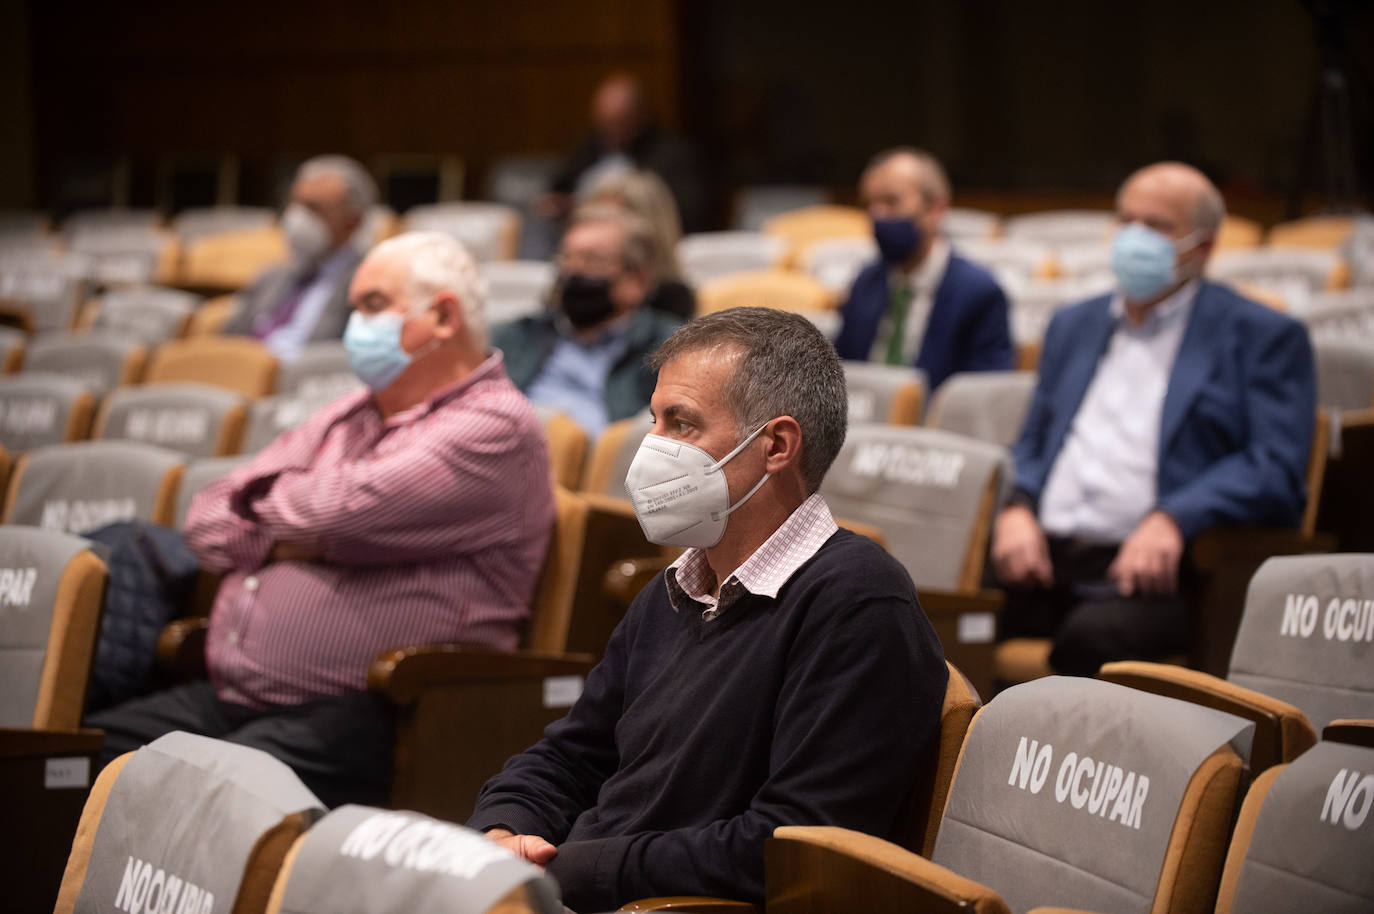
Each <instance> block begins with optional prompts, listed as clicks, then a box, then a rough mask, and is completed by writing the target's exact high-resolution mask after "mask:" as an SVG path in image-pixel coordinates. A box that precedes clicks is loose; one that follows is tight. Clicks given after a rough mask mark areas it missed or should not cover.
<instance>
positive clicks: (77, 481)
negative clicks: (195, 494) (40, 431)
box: [0, 441, 185, 533]
mask: <svg viewBox="0 0 1374 914" xmlns="http://www.w3.org/2000/svg"><path fill="white" fill-rule="evenodd" d="M184 470H185V458H184V457H182V455H181V454H178V453H176V452H175V451H168V450H165V449H164V448H160V447H157V446H155V445H151V444H143V443H140V442H134V441H77V442H74V443H72V444H57V445H53V446H51V447H44V448H37V449H36V450H32V451H30V452H28V453H27V454H24V455H23V456H22V457H20V458H19V460H18V462H17V463H16V464H15V467H14V472H13V474H12V475H11V476H10V481H9V489H8V495H7V497H6V498H5V508H4V514H3V518H0V519H3V521H4V523H7V524H27V525H29V526H35V527H43V528H44V529H48V530H59V531H63V532H67V533H86V532H89V531H91V530H95V529H97V528H99V527H103V526H105V525H106V524H112V523H114V522H116V521H126V520H147V521H152V522H153V523H158V524H170V523H171V522H172V512H173V506H174V504H175V499H176V491H177V486H178V485H179V484H180V483H181V475H182V473H183V471H184Z"/></svg>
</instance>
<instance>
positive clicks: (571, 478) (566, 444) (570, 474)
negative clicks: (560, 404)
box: [534, 406, 588, 491]
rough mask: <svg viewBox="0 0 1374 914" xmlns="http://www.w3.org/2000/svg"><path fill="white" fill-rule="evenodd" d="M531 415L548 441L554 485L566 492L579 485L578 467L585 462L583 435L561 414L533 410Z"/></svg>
mask: <svg viewBox="0 0 1374 914" xmlns="http://www.w3.org/2000/svg"><path fill="white" fill-rule="evenodd" d="M534 411H535V413H536V414H538V416H539V421H540V422H541V423H542V424H543V426H544V435H545V436H546V437H547V438H548V440H549V464H550V466H551V467H552V468H553V479H554V482H556V483H558V485H560V486H562V487H563V488H565V489H568V490H570V491H576V490H577V489H578V487H579V486H580V485H581V484H582V465H583V464H584V463H586V460H587V441H588V438H587V432H586V430H585V429H583V428H582V426H580V425H578V424H577V423H576V422H574V421H573V420H572V419H571V418H570V417H568V416H567V415H566V414H565V413H561V412H558V411H556V410H553V409H549V408H548V407H544V406H536V407H535V408H534Z"/></svg>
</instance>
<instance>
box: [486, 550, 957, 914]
mask: <svg viewBox="0 0 1374 914" xmlns="http://www.w3.org/2000/svg"><path fill="white" fill-rule="evenodd" d="M703 608H704V607H701V606H699V605H697V604H693V603H691V602H690V601H684V603H683V606H682V610H681V611H680V612H677V611H674V610H673V607H672V604H671V603H670V602H669V600H668V592H667V587H666V585H665V583H664V581H663V577H662V575H659V576H658V577H656V578H655V579H654V580H653V582H651V583H650V584H649V586H648V587H646V588H645V589H644V590H643V591H642V592H641V593H640V594H639V596H638V597H636V598H635V601H634V603H633V605H631V607H630V609H629V611H628V612H627V613H626V615H625V618H624V619H623V620H622V621H621V623H620V625H619V626H618V627H617V628H616V630H615V633H614V634H613V635H612V636H611V639H610V643H609V644H608V646H607V648H606V655H605V657H604V658H603V659H602V661H601V663H600V664H598V665H597V667H596V668H595V669H594V670H593V671H592V672H591V674H590V675H589V677H588V679H587V684H586V688H585V689H584V690H583V693H582V696H581V698H579V699H578V701H577V703H576V704H575V705H574V706H573V708H572V710H571V711H570V712H569V713H568V716H567V717H565V718H563V719H562V720H560V721H558V722H556V723H554V724H552V725H550V726H549V728H548V729H547V730H546V731H545V733H544V738H543V739H542V740H540V742H539V743H537V744H536V745H535V746H533V747H532V748H530V749H528V750H526V751H525V752H523V753H521V754H520V755H517V756H515V757H514V758H512V759H511V760H510V761H509V762H507V764H506V766H505V768H504V769H503V770H502V771H501V773H500V774H498V775H496V776H495V777H493V778H492V779H491V780H490V781H488V782H487V784H486V786H485V787H483V789H482V793H481V795H480V797H479V798H478V802H477V809H476V811H475V812H474V813H473V816H472V818H471V819H469V821H468V825H469V826H471V827H473V828H477V829H481V830H486V829H490V828H495V827H497V826H501V827H505V828H509V829H510V830H512V831H514V832H516V833H517V834H530V835H539V836H541V837H543V838H545V839H547V840H548V841H550V842H552V843H553V844H555V845H558V854H557V856H555V857H554V859H553V860H552V862H551V863H550V864H549V866H548V871H549V872H550V873H551V874H552V875H553V876H554V878H555V879H557V881H558V883H559V885H560V886H561V887H562V889H563V900H564V903H565V904H567V905H569V906H570V907H572V908H574V909H577V910H584V911H587V910H611V909H613V908H616V907H618V906H619V905H621V904H624V903H625V902H628V901H632V900H635V899H637V898H645V897H650V896H658V895H716V896H725V897H730V898H739V899H743V900H749V901H760V900H761V899H762V898H763V845H764V840H765V839H766V838H768V837H769V836H770V835H771V834H772V833H773V829H775V828H777V827H778V826H780V825H838V826H843V827H846V828H852V829H856V830H859V831H863V832H868V833H870V834H874V835H878V836H881V837H892V836H893V832H894V830H895V829H896V828H897V827H898V826H899V821H898V820H899V813H900V811H901V809H902V807H903V805H904V802H905V800H906V797H907V794H908V793H909V792H910V790H911V787H912V783H913V781H914V778H915V775H916V771H917V768H918V765H919V762H920V760H921V759H922V758H923V757H924V755H923V754H924V753H926V752H928V750H929V749H930V747H931V746H932V741H933V740H934V739H935V736H936V731H937V729H938V725H939V720H940V708H941V705H942V703H943V701H944V694H945V684H946V679H947V672H946V667H945V664H944V655H943V652H942V650H941V648H940V642H939V639H938V638H937V637H936V635H935V632H934V630H933V629H932V628H931V626H930V622H929V620H928V619H927V618H926V616H925V614H924V612H922V611H921V608H920V606H919V604H918V603H917V600H916V591H915V588H914V587H913V585H912V583H911V578H910V576H909V575H908V574H907V572H906V570H905V569H904V568H903V567H902V566H901V565H900V564H899V563H898V562H897V561H896V560H895V559H893V558H892V557H891V556H890V555H888V554H887V552H886V551H884V550H883V549H882V548H881V547H880V546H878V545H877V544H875V543H873V542H872V541H871V540H869V539H866V538H864V537H862V536H858V535H857V534H854V533H851V532H849V531H847V530H840V531H838V532H836V533H835V534H834V535H832V536H831V537H830V539H828V540H827V541H826V542H825V544H824V545H823V546H822V547H821V548H820V550H819V551H818V552H817V553H816V555H815V556H814V557H812V558H811V560H810V561H808V562H806V563H805V564H804V565H802V567H801V568H800V569H798V570H797V572H796V573H795V574H794V575H793V576H792V578H791V579H790V580H789V581H788V582H787V583H786V584H785V585H784V586H783V587H782V589H781V590H780V591H779V593H778V596H777V598H776V599H772V598H768V597H763V596H755V595H752V594H746V595H745V596H743V597H742V598H741V599H740V600H739V602H737V603H735V604H734V605H732V606H731V607H730V608H729V609H728V610H726V611H725V612H724V613H722V614H721V615H720V616H719V617H718V618H716V619H714V620H712V621H709V622H707V621H704V620H703V619H702V617H701V609H703Z"/></svg>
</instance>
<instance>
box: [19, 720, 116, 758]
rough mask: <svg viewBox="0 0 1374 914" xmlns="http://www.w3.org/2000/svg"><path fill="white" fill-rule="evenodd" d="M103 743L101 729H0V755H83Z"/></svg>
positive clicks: (23, 756) (91, 751)
mask: <svg viewBox="0 0 1374 914" xmlns="http://www.w3.org/2000/svg"><path fill="white" fill-rule="evenodd" d="M103 745H105V731H104V730H25V729H22V728H19V727H4V728H0V758H6V759H12V758H34V757H38V756H45V755H85V754H89V753H94V752H99V751H100V747H101V746H103Z"/></svg>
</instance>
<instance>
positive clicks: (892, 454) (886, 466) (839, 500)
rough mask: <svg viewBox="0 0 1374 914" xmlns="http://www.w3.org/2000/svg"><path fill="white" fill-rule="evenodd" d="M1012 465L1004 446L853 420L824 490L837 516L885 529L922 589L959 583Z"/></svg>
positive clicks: (978, 548) (935, 431)
mask: <svg viewBox="0 0 1374 914" xmlns="http://www.w3.org/2000/svg"><path fill="white" fill-rule="evenodd" d="M1008 464H1009V457H1008V455H1007V452H1006V449H1005V448H1001V447H998V446H996V445H992V444H987V443H986V442H983V441H974V440H973V439H972V438H965V437H963V436H962V435H955V434H953V433H951V432H943V431H940V430H939V429H931V428H918V427H912V426H896V425H854V426H850V428H849V433H848V435H847V436H846V438H845V442H844V447H843V448H841V449H840V453H839V456H838V457H836V459H835V463H834V465H833V466H831V468H830V472H829V473H828V474H826V477H825V481H824V482H822V483H821V493H822V494H823V495H824V496H825V499H826V501H827V502H828V503H829V504H830V508H831V510H832V511H834V513H835V515H836V516H837V517H844V518H848V519H850V520H856V521H863V522H864V523H869V524H873V525H874V526H876V527H878V528H879V529H881V530H882V531H883V533H884V534H886V536H887V545H888V551H890V552H891V553H892V554H893V555H894V556H895V557H896V558H897V560H898V561H900V562H901V563H902V564H903V565H905V566H906V570H907V571H908V572H909V573H910V574H911V578H912V580H913V581H915V582H916V587H917V589H918V590H922V589H933V590H947V591H949V590H959V589H961V580H962V578H963V577H964V569H965V562H966V561H967V560H968V557H969V554H970V550H971V549H972V550H974V551H979V552H980V553H981V549H982V548H983V547H982V546H981V545H979V544H978V543H975V542H974V540H975V539H979V538H985V536H986V527H982V537H979V536H977V535H976V534H978V533H979V531H980V524H981V523H983V522H984V521H985V520H986V519H987V517H990V512H992V511H994V510H996V503H997V490H998V489H999V488H1000V482H1001V480H1002V479H1004V478H1005V477H1006V475H1007V473H1006V470H1005V467H1006V466H1007V465H1008ZM989 491H992V492H993V495H992V497H991V500H990V501H989V496H988V494H987V493H988V492H989ZM984 515H987V517H985V516H984ZM965 589H966V588H965Z"/></svg>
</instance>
